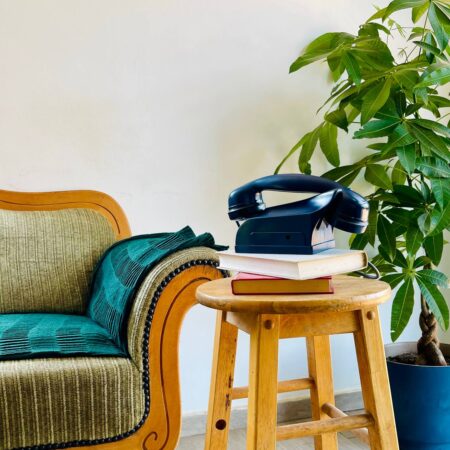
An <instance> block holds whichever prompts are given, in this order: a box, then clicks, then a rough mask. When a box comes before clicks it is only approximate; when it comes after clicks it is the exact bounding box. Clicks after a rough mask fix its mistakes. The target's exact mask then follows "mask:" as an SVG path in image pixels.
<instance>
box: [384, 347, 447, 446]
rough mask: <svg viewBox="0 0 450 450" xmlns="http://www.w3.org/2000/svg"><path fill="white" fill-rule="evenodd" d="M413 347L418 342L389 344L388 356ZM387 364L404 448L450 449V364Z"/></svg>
mask: <svg viewBox="0 0 450 450" xmlns="http://www.w3.org/2000/svg"><path fill="white" fill-rule="evenodd" d="M441 348H442V350H443V352H444V353H445V354H447V355H448V354H450V346H448V345H445V344H442V345H441ZM411 351H412V352H415V351H417V346H416V343H414V342H407V343H399V344H390V345H386V356H387V357H389V356H396V355H400V354H402V353H406V352H411ZM387 366H388V372H389V380H390V383H391V391H392V400H393V404H394V413H395V421H396V425H397V433H398V438H399V444H400V450H450V366H447V367H433V366H414V365H409V364H401V363H396V362H391V361H388V363H387Z"/></svg>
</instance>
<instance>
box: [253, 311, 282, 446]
mask: <svg viewBox="0 0 450 450" xmlns="http://www.w3.org/2000/svg"><path fill="white" fill-rule="evenodd" d="M279 332H280V316H279V315H269V314H261V315H258V316H257V318H256V320H255V323H254V325H253V327H252V330H251V333H250V376H249V392H248V419H247V450H275V448H276V443H277V439H276V434H277V433H276V431H277V391H278V339H279Z"/></svg>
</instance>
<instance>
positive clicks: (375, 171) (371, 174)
mask: <svg viewBox="0 0 450 450" xmlns="http://www.w3.org/2000/svg"><path fill="white" fill-rule="evenodd" d="M364 178H365V179H366V180H367V181H368V182H369V183H372V184H373V185H375V186H379V187H381V188H383V189H392V183H391V180H390V179H389V177H388V175H387V173H386V169H385V167H384V166H382V165H380V164H369V165H368V166H367V168H366V171H365V173H364Z"/></svg>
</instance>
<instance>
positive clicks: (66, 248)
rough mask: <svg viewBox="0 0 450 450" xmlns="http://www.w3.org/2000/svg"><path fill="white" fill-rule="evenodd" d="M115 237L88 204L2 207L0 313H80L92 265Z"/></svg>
mask: <svg viewBox="0 0 450 450" xmlns="http://www.w3.org/2000/svg"><path fill="white" fill-rule="evenodd" d="M115 240H116V239H115V235H114V231H113V229H112V228H111V226H110V225H109V222H108V220H107V219H106V218H105V217H103V216H102V215H101V214H100V213H98V212H96V211H93V210H91V209H64V210H59V211H8V210H0V314H2V313H20V312H46V313H48V312H57V313H68V314H83V313H84V312H85V311H86V304H87V298H88V294H89V292H88V290H89V284H90V280H91V275H92V272H93V269H94V267H95V265H96V263H97V261H98V259H99V258H100V256H101V255H102V253H103V252H104V251H105V250H106V248H108V247H109V246H110V245H111V244H112V243H113V242H114V241H115Z"/></svg>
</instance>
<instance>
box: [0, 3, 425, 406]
mask: <svg viewBox="0 0 450 450" xmlns="http://www.w3.org/2000/svg"><path fill="white" fill-rule="evenodd" d="M370 3H371V2H367V1H359V0H321V1H315V2H311V1H306V0H295V1H294V0H227V1H217V0H216V1H211V0H209V1H207V0H189V1H181V0H165V1H156V0H129V1H123V0H39V1H34V0H14V1H12V0H0V99H1V100H0V152H1V161H2V166H1V168H2V170H1V172H0V188H4V189H12V190H30V191H32V190H37V191H42V190H55V189H75V188H93V189H98V190H102V191H105V192H108V193H110V194H111V195H113V196H114V197H115V198H116V199H117V200H118V201H119V202H120V203H121V204H122V205H123V207H124V208H125V210H126V212H127V213H128V216H129V218H130V221H131V225H132V228H133V231H134V232H135V233H143V232H157V231H162V230H175V229H177V228H180V227H182V226H184V225H185V224H190V225H191V226H193V228H194V229H195V230H196V231H198V232H202V231H206V230H208V231H211V232H212V233H214V235H215V236H216V238H217V240H218V241H219V242H222V243H231V242H232V240H233V237H234V234H235V225H234V224H233V223H231V222H230V221H229V220H228V218H227V216H226V204H227V195H228V193H229V192H230V191H231V190H232V189H233V188H234V187H236V186H238V185H240V184H243V183H244V182H246V181H249V180H251V179H253V178H256V177H259V176H262V175H266V174H270V173H271V172H272V171H273V169H274V167H275V165H276V163H277V162H278V161H279V160H280V159H281V157H282V156H283V155H284V153H285V152H286V151H287V150H288V149H289V147H290V146H291V145H292V144H294V143H295V140H296V138H297V137H298V136H299V135H301V133H302V132H304V131H306V130H309V129H310V128H311V126H312V125H313V124H315V123H317V121H318V120H317V118H316V117H315V116H314V114H315V110H316V109H317V107H318V106H319V105H320V103H321V101H322V100H323V99H324V97H325V95H326V94H327V92H328V90H329V85H328V84H327V81H326V76H325V68H324V67H322V68H321V67H320V65H315V66H313V67H310V68H307V69H305V70H304V71H302V72H300V73H298V74H295V75H290V76H289V75H288V67H289V64H290V63H291V61H292V60H293V59H294V58H295V57H296V56H297V54H298V52H299V51H300V49H301V48H302V47H303V46H304V45H305V44H306V43H307V42H308V41H309V40H311V39H312V38H313V37H315V36H316V35H318V34H319V33H322V32H325V31H330V30H336V31H339V30H346V31H350V32H356V31H357V30H356V26H357V24H358V23H360V22H361V21H363V20H364V19H365V18H366V17H368V15H369V14H370V13H371V11H372V6H371V5H370ZM341 145H342V147H343V149H344V150H345V151H344V152H343V154H344V158H343V159H344V163H345V159H351V158H352V157H354V154H355V153H357V152H358V153H359V152H361V150H362V144H361V142H359V141H351V140H349V139H347V140H343V141H342V144H341ZM346 154H347V156H345V155H346ZM352 155H353V156H352ZM315 167H316V169H317V172H316V173H321V171H322V170H323V169H324V168H325V167H326V165H325V163H324V161H323V160H322V159H320V158H318V159H317V164H316V166H315ZM286 170H291V171H295V170H296V169H295V161H293V162H292V163H291V164H290V166H288V167H287V168H286ZM340 242H341V243H342V245H345V243H346V237H345V236H341V237H340ZM389 309H390V306H389V305H386V306H384V307H383V308H382V314H383V327H384V333H385V336H386V337H387V336H388V334H389V333H388V331H389ZM213 325H214V314H213V312H212V311H209V310H207V309H205V308H202V307H196V308H195V309H194V310H193V311H192V312H191V313H190V314H189V316H188V317H187V320H186V322H185V326H184V329H183V333H182V342H181V371H182V386H183V400H184V411H185V412H188V411H194V410H205V409H206V407H207V395H208V385H209V373H210V364H211V352H212V341H213ZM414 325H415V324H414ZM416 336H417V330H416V328H415V326H411V327H410V328H409V329H408V331H407V332H406V333H405V335H404V337H405V338H411V337H412V338H415V337H416ZM240 343H241V344H242V345H241V347H240V350H239V355H238V364H237V375H236V381H237V383H238V384H245V383H246V370H247V349H248V345H247V344H248V340H247V339H246V337H245V336H243V337H242V339H241V340H240ZM333 358H334V363H335V378H336V385H337V388H338V389H344V388H351V387H354V386H357V384H358V377H357V372H356V363H355V359H354V356H353V342H352V340H351V338H350V337H349V336H340V337H336V338H333ZM305 366H306V359H305V352H304V346H303V343H302V342H299V341H283V342H282V344H281V357H280V375H281V377H282V378H287V377H297V376H299V374H304V373H305Z"/></svg>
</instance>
